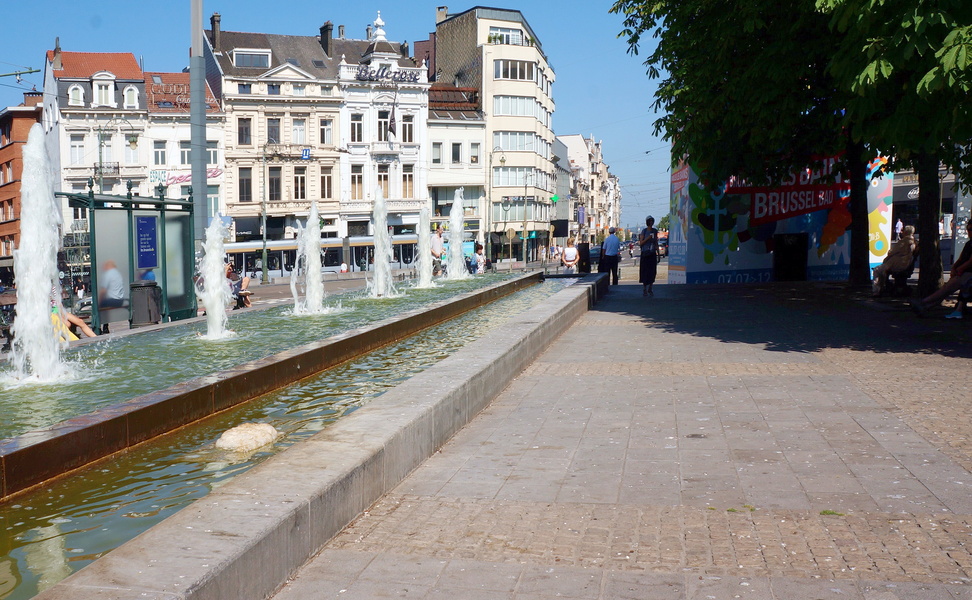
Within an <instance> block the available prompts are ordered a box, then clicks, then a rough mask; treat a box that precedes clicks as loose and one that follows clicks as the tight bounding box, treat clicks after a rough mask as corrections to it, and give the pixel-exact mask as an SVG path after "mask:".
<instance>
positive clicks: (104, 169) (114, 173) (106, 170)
mask: <svg viewBox="0 0 972 600" xmlns="http://www.w3.org/2000/svg"><path fill="white" fill-rule="evenodd" d="M118 172H119V166H118V163H116V162H103V163H101V164H100V165H95V166H94V176H95V177H98V176H105V177H118Z"/></svg>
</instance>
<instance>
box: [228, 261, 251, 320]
mask: <svg viewBox="0 0 972 600" xmlns="http://www.w3.org/2000/svg"><path fill="white" fill-rule="evenodd" d="M226 279H229V282H230V288H231V289H232V290H233V299H234V300H236V306H234V307H233V310H236V309H239V308H243V307H249V306H251V304H250V295H251V294H252V292H251V291H250V290H249V289H247V288H249V287H250V278H249V277H246V276H243V277H240V275H239V274H238V273H237V272H236V271H234V270H233V265H232V264H231V263H226Z"/></svg>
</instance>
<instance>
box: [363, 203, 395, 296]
mask: <svg viewBox="0 0 972 600" xmlns="http://www.w3.org/2000/svg"><path fill="white" fill-rule="evenodd" d="M372 214H373V215H374V217H373V218H374V226H375V271H374V273H375V274H374V277H372V279H371V281H369V282H368V295H369V296H371V297H372V298H395V297H397V296H398V295H399V293H398V290H396V289H395V284H394V282H393V281H392V272H391V261H392V259H393V258H394V257H393V254H392V247H391V236H390V235H389V234H388V206H387V205H386V203H385V195H384V194H383V193H382V191H381V188H378V189H377V190H376V191H375V208H374V211H373V212H372Z"/></svg>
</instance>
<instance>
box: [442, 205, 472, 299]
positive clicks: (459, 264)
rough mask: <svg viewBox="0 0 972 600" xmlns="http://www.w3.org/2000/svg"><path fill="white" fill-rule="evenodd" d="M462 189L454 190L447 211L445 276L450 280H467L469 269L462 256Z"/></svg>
mask: <svg viewBox="0 0 972 600" xmlns="http://www.w3.org/2000/svg"><path fill="white" fill-rule="evenodd" d="M463 191H464V188H459V189H457V190H456V193H455V195H454V196H453V197H452V209H451V210H450V211H449V251H448V259H449V260H448V263H447V264H448V265H449V268H448V269H447V270H446V276H447V278H448V279H450V280H453V281H454V280H457V279H468V278H469V276H470V275H469V269H468V268H467V267H466V259H465V257H464V256H463V254H462V240H463V235H464V231H463V221H465V214H464V212H465V211H464V210H463V208H462V195H463Z"/></svg>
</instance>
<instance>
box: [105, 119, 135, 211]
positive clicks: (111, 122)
mask: <svg viewBox="0 0 972 600" xmlns="http://www.w3.org/2000/svg"><path fill="white" fill-rule="evenodd" d="M121 123H124V124H125V125H128V129H129V130H130V132H131V133H130V134H129V136H128V147H129V148H131V149H132V150H134V149H136V148H138V134H137V133H135V127H134V126H133V125H132V124H131V123H130V122H129V121H128V119H125V118H122V117H113V118H111V119H108V121H107V122H106V123H105V124H104V125H101V126H99V127H97V128H96V129H95V131H97V132H98V192H99V193H101V194H104V193H105V163H104V161H103V157H104V154H103V152H102V150H103V148H104V145H105V131H107V130H108V127H110V126H111V125H116V124H121Z"/></svg>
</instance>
